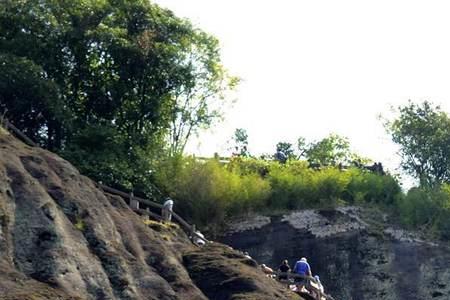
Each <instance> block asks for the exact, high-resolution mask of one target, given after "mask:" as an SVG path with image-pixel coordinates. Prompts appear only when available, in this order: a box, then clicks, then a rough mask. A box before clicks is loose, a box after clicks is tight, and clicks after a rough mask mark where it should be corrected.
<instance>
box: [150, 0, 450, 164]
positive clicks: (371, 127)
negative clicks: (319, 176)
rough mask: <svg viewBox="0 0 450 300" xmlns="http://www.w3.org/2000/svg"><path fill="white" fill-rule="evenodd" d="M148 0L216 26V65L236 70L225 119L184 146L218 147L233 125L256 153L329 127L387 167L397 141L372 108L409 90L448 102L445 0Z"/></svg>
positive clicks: (212, 29) (449, 6) (222, 149)
mask: <svg viewBox="0 0 450 300" xmlns="http://www.w3.org/2000/svg"><path fill="white" fill-rule="evenodd" d="M155 2H156V3H158V4H160V5H161V6H163V7H166V8H169V9H171V10H173V11H174V12H175V14H176V15H178V16H180V17H186V18H188V19H190V20H191V21H192V22H193V23H194V24H195V25H197V26H198V27H199V28H201V29H203V30H204V31H206V32H209V33H211V34H213V35H214V36H216V37H217V38H218V39H219V40H220V42H221V48H222V58H223V62H224V65H225V66H226V67H227V68H228V69H229V70H230V71H231V73H232V74H234V75H237V76H239V77H241V78H242V79H243V82H242V83H241V85H240V87H239V90H238V92H237V103H236V104H235V105H234V107H233V108H232V109H230V110H228V111H227V114H226V120H225V122H222V123H220V124H218V125H217V126H216V127H215V128H214V129H213V130H212V131H210V132H209V133H203V134H201V135H200V137H199V139H197V140H196V141H195V142H193V143H191V145H189V147H188V151H190V152H192V153H196V154H200V155H205V156H211V155H213V153H214V152H219V153H221V154H224V153H226V150H227V149H228V146H227V144H226V142H227V141H228V140H230V138H231V136H232V135H233V132H234V129H235V128H245V129H246V130H247V132H248V134H249V144H250V147H249V148H250V152H252V153H255V154H260V153H265V152H268V153H273V152H274V149H275V144H276V143H277V142H279V141H289V142H291V143H294V144H295V142H296V140H297V138H298V137H299V136H304V137H306V138H307V139H308V140H318V139H320V138H323V137H325V136H326V135H328V134H329V133H331V132H335V133H337V134H340V135H343V136H347V137H348V138H349V139H350V142H351V145H352V148H353V150H355V151H356V152H358V153H360V154H361V155H364V156H368V157H370V158H372V159H374V160H375V161H381V162H383V163H384V164H385V165H387V166H389V167H390V168H391V170H394V168H395V167H397V166H398V162H399V159H398V158H397V157H396V156H395V152H396V148H395V146H394V145H393V144H392V143H391V142H390V138H389V136H388V135H387V134H386V133H385V131H384V129H383V126H382V124H381V121H379V120H378V119H377V116H378V115H379V114H380V113H381V114H388V113H389V110H390V106H391V105H394V106H398V105H400V104H405V103H406V102H407V100H408V99H411V100H413V101H415V102H419V101H423V100H430V101H432V102H433V103H435V104H440V105H441V106H442V107H443V108H444V109H445V110H446V111H450V110H449V108H450V17H449V12H450V2H449V1H437V0H427V1H416V0H377V1H366V0H339V1H336V0H308V1H306V0H278V1H270V0H259V1H256V0H239V1H238V0H157V1H155Z"/></svg>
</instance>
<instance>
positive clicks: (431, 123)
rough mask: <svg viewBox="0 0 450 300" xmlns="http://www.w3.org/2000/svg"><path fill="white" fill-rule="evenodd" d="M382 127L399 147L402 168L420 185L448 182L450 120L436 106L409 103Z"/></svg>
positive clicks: (449, 167) (449, 172)
mask: <svg viewBox="0 0 450 300" xmlns="http://www.w3.org/2000/svg"><path fill="white" fill-rule="evenodd" d="M398 113H399V115H398V117H397V118H395V119H394V120H391V121H387V122H386V123H385V127H386V129H387V131H388V132H389V133H390V134H391V136H392V140H393V141H394V142H395V143H397V144H398V145H399V146H400V152H399V153H400V155H401V157H402V163H401V166H402V168H403V169H404V170H405V171H406V172H407V173H409V174H411V175H412V176H414V177H416V178H417V179H419V181H420V184H421V185H423V186H433V185H436V184H439V183H442V182H449V181H450V118H449V116H448V115H447V114H446V113H445V112H444V111H442V110H441V108H440V107H439V106H435V105H433V104H432V103H430V102H428V101H425V102H423V103H421V104H415V103H413V102H411V101H409V103H408V104H407V105H405V106H400V107H398Z"/></svg>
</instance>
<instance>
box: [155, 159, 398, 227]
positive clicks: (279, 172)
mask: <svg viewBox="0 0 450 300" xmlns="http://www.w3.org/2000/svg"><path fill="white" fill-rule="evenodd" d="M155 178H156V182H157V184H158V185H159V186H160V187H162V188H163V189H164V190H165V191H167V192H168V193H169V194H170V195H171V196H172V197H174V198H175V199H178V200H179V201H178V202H177V204H176V206H177V209H179V210H181V211H183V212H184V215H186V216H190V217H191V218H192V221H194V222H195V223H196V224H199V225H202V226H206V225H208V226H211V227H214V226H217V225H222V223H223V222H224V221H225V219H226V218H227V217H230V216H235V215H239V214H245V213H249V212H269V211H274V210H289V209H304V208H322V207H333V206H336V205H339V204H344V203H348V204H363V203H374V204H380V205H381V204H382V205H391V204H393V203H396V202H397V199H398V198H400V197H401V195H402V194H401V189H400V186H399V184H398V182H397V180H396V179H395V178H394V177H392V176H390V175H380V174H376V173H372V172H369V171H366V170H360V169H357V168H351V169H348V170H339V169H338V168H336V167H327V168H323V169H320V170H313V169H311V168H309V167H308V163H307V162H306V161H297V160H289V161H288V162H287V163H286V164H280V163H278V162H277V161H266V160H262V159H254V158H246V157H235V158H233V159H232V160H231V161H230V163H228V164H221V163H220V162H219V161H218V160H215V159H212V160H208V161H199V160H196V159H195V158H192V157H191V158H186V157H178V158H169V159H167V160H165V161H161V162H160V165H159V167H158V172H157V175H156V177H155Z"/></svg>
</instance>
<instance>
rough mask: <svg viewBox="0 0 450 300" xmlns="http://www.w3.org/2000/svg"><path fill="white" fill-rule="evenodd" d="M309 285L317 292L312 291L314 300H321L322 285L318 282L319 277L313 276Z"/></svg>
mask: <svg viewBox="0 0 450 300" xmlns="http://www.w3.org/2000/svg"><path fill="white" fill-rule="evenodd" d="M311 285H312V286H313V287H315V288H316V289H317V290H313V291H312V293H311V294H312V296H313V297H314V298H315V299H318V300H321V299H322V295H323V294H324V288H323V285H322V283H321V282H320V277H319V275H315V276H314V280H313V281H312V283H311Z"/></svg>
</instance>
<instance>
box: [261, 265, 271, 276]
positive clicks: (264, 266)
mask: <svg viewBox="0 0 450 300" xmlns="http://www.w3.org/2000/svg"><path fill="white" fill-rule="evenodd" d="M261 270H262V271H263V273H264V274H266V275H267V276H271V275H273V270H272V268H269V267H268V266H266V265H265V264H262V265H261Z"/></svg>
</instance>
